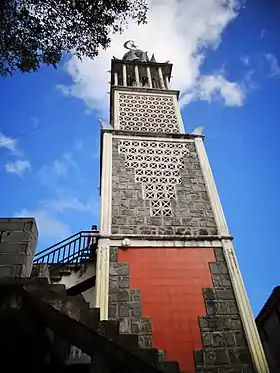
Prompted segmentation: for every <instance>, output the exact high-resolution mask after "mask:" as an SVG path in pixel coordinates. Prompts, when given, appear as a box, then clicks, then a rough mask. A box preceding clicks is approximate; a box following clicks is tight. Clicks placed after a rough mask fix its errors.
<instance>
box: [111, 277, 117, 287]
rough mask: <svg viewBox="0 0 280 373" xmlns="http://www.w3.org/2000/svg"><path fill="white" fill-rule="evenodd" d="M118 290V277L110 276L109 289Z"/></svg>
mask: <svg viewBox="0 0 280 373" xmlns="http://www.w3.org/2000/svg"><path fill="white" fill-rule="evenodd" d="M117 288H118V277H117V276H110V277H109V289H117Z"/></svg>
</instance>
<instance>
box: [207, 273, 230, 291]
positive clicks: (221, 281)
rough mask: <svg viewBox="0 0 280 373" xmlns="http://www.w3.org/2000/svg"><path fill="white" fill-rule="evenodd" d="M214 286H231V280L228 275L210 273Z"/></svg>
mask: <svg viewBox="0 0 280 373" xmlns="http://www.w3.org/2000/svg"><path fill="white" fill-rule="evenodd" d="M211 277H212V281H213V285H214V288H216V287H221V288H224V287H231V281H230V277H229V275H226V274H224V275H220V274H213V273H211Z"/></svg>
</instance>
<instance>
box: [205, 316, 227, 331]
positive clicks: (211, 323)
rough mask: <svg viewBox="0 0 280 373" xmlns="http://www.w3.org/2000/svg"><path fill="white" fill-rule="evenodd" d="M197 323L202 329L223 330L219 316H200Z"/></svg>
mask: <svg viewBox="0 0 280 373" xmlns="http://www.w3.org/2000/svg"><path fill="white" fill-rule="evenodd" d="M199 325H200V329H201V330H202V331H219V330H223V319H222V317H221V316H202V317H199Z"/></svg>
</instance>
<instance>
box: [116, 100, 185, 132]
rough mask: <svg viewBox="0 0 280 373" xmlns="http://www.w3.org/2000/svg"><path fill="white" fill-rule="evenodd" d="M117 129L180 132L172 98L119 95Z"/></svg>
mask: <svg viewBox="0 0 280 373" xmlns="http://www.w3.org/2000/svg"><path fill="white" fill-rule="evenodd" d="M119 128H120V129H121V130H127V131H147V132H164V133H178V132H180V129H179V122H178V118H177V114H176V109H175V103H174V100H173V97H171V96H166V95H161V96H160V95H154V96H152V95H144V94H143V95H135V94H121V93H120V94H119Z"/></svg>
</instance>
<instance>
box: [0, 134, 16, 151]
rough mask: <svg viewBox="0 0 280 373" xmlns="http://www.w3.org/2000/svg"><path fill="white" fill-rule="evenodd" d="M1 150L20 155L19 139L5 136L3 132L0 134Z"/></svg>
mask: <svg viewBox="0 0 280 373" xmlns="http://www.w3.org/2000/svg"><path fill="white" fill-rule="evenodd" d="M0 148H6V149H8V150H9V151H10V152H12V153H13V154H19V151H18V149H17V139H14V138H12V137H8V136H5V135H4V134H3V133H2V132H0Z"/></svg>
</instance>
